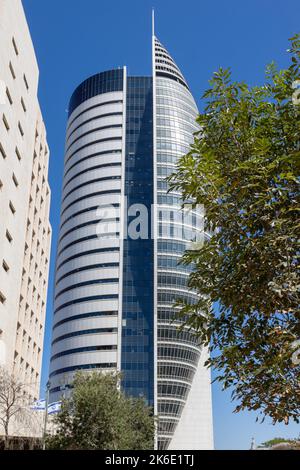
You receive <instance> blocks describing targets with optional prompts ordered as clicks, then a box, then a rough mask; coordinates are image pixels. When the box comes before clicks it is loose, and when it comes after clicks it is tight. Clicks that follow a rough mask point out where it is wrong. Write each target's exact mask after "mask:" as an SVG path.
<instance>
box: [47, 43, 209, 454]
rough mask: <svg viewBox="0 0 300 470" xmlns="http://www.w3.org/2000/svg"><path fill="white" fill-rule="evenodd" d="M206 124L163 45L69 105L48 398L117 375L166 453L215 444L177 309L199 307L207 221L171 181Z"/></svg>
mask: <svg viewBox="0 0 300 470" xmlns="http://www.w3.org/2000/svg"><path fill="white" fill-rule="evenodd" d="M196 115H197V107H196V104H195V102H194V99H193V97H192V95H191V93H190V91H189V88H188V85H187V83H186V81H185V79H184V77H183V75H182V73H181V72H180V70H179V68H178V67H177V65H176V64H175V62H174V60H173V59H172V58H171V56H170V55H169V53H168V52H167V50H166V49H165V48H164V47H163V46H162V45H161V44H160V42H159V41H158V40H157V39H156V38H153V76H152V77H127V73H126V68H124V69H115V70H111V71H108V72H102V73H99V74H97V75H94V76H93V77H90V78H88V79H87V80H85V81H84V82H83V83H82V84H80V85H79V86H78V87H77V89H76V90H75V91H74V93H73V95H72V97H71V100H70V105H69V118H68V124H67V131H66V145H65V160H64V179H63V193H62V199H61V223H60V234H59V240H58V246H57V254H56V279H55V293H54V320H53V337H52V356H51V362H50V376H49V378H50V384H51V385H50V400H51V401H56V400H59V399H60V397H61V395H62V394H65V395H68V394H69V393H71V390H72V380H73V377H74V373H75V372H76V371H77V370H83V371H87V372H88V371H92V370H100V371H104V372H106V371H112V370H116V369H117V370H119V371H121V372H122V380H121V386H122V388H123V390H124V391H125V393H126V394H128V395H130V396H134V397H143V398H144V399H145V401H146V402H147V403H148V404H149V405H150V406H152V407H153V409H154V412H155V413H157V415H158V428H157V442H156V443H155V446H156V447H158V448H159V449H198V448H199V449H200V448H211V447H212V426H211V402H210V383H209V374H208V373H207V371H206V368H205V367H204V366H203V362H204V360H205V350H204V349H203V348H202V347H201V345H200V344H199V343H198V341H197V339H196V337H195V335H194V334H193V332H192V331H190V330H188V329H187V328H182V329H181V330H179V327H180V326H182V323H181V321H179V320H178V319H176V314H175V310H174V302H175V301H176V299H177V298H178V297H180V298H181V299H186V300H188V301H189V302H196V301H197V294H196V293H195V292H192V291H190V290H189V289H188V286H187V280H188V276H189V274H190V272H191V271H192V269H193V267H192V266H183V265H180V264H179V260H180V258H181V255H182V254H183V252H184V250H185V249H186V248H187V246H188V244H189V243H190V241H191V240H193V239H194V238H195V236H196V237H197V235H200V234H201V230H200V229H199V228H198V227H199V226H200V227H201V220H202V214H201V213H200V212H199V211H197V210H192V211H190V212H189V213H188V215H187V214H186V213H185V214H183V213H182V211H181V210H180V207H181V203H182V200H181V195H180V193H178V192H168V185H167V182H166V179H165V178H166V176H168V175H169V174H170V173H172V172H173V171H174V169H175V165H176V162H177V161H178V158H179V157H180V156H181V155H183V154H185V153H186V152H187V151H188V150H189V145H190V143H191V142H192V140H193V133H194V132H195V131H196V130H197V126H196V124H195V117H196ZM144 211H145V213H146V217H144V218H143V219H142V218H141V222H139V223H136V219H138V218H139V217H140V216H141V214H142V213H143V212H144ZM132 222H133V223H136V229H137V230H136V232H135V233H138V234H139V236H137V237H135V236H134V237H132V236H131V232H130V226H131V223H132ZM141 224H144V226H141ZM145 233H146V236H145ZM194 420H195V422H196V423H200V425H199V424H193V429H194V430H193V429H192V428H191V421H194Z"/></svg>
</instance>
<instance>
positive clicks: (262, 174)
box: [168, 35, 300, 423]
mask: <svg viewBox="0 0 300 470" xmlns="http://www.w3.org/2000/svg"><path fill="white" fill-rule="evenodd" d="M289 53H290V56H291V64H290V66H289V67H288V68H287V69H286V70H280V71H279V70H278V69H277V67H276V66H275V64H274V63H272V64H271V65H269V66H268V67H267V69H266V81H265V83H264V84H263V85H261V86H248V85H247V84H246V83H243V82H242V83H241V82H234V81H232V78H231V73H230V71H229V70H224V69H222V68H221V69H219V71H218V72H216V73H214V75H213V78H212V80H211V82H210V85H211V86H210V88H209V89H208V90H207V91H206V92H205V93H204V95H203V98H204V99H205V100H206V101H207V104H206V108H205V110H204V112H203V113H201V114H200V115H199V116H198V118H197V122H198V124H199V126H200V131H199V132H198V133H197V134H195V138H194V143H193V144H192V146H191V150H190V152H189V153H188V154H187V155H185V156H183V157H182V158H181V159H180V160H179V162H178V166H177V168H176V171H175V172H174V173H173V174H172V175H171V176H170V177H169V179H168V181H169V185H170V189H171V190H174V189H176V190H179V191H181V193H182V197H183V201H188V200H190V199H192V200H193V201H195V204H201V205H203V206H204V209H205V228H206V230H207V231H208V232H210V233H211V238H210V239H209V241H207V242H206V243H204V245H203V246H202V247H201V248H199V249H196V250H194V251H192V250H190V251H187V252H186V253H185V255H184V257H183V263H186V264H189V263H194V265H195V270H194V272H193V273H192V274H191V275H190V278H189V287H190V288H193V289H195V290H197V291H198V293H199V294H200V296H199V298H200V300H199V302H198V303H197V304H196V305H189V304H188V303H187V302H182V301H180V302H179V306H180V313H181V315H183V316H184V317H186V316H187V318H188V320H187V321H188V324H190V325H191V326H193V327H194V328H195V329H196V330H197V334H198V335H199V337H200V339H201V340H202V341H203V342H204V343H205V344H207V345H209V344H210V348H211V352H212V357H211V359H210V360H209V361H208V364H209V365H210V366H213V367H214V368H215V370H216V371H217V374H218V375H217V380H218V381H221V382H222V384H223V387H224V388H228V387H233V395H232V396H233V398H234V399H236V400H238V403H239V404H238V406H237V407H236V409H235V411H239V410H242V409H249V410H259V411H260V412H261V413H262V414H263V417H264V416H270V417H271V418H272V419H273V422H277V421H278V422H280V421H284V422H286V423H287V422H288V421H289V419H290V418H292V419H294V420H296V421H297V422H298V419H299V414H300V413H299V412H300V384H299V379H300V377H299V371H300V368H299V364H297V363H296V362H297V361H295V354H294V356H293V352H294V351H295V347H293V342H294V341H295V340H298V339H299V338H300V316H299V232H300V230H299V228H300V223H299V213H300V205H299V168H300V99H299V95H300V93H299V89H297V86H298V87H299V86H300V81H299V80H300V36H299V35H296V36H295V37H293V38H292V39H291V46H290V49H289ZM213 303H215V305H217V306H218V308H212V304H213ZM199 312H202V314H201V315H199ZM293 358H294V360H293Z"/></svg>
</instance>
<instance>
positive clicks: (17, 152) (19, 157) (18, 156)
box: [15, 147, 21, 161]
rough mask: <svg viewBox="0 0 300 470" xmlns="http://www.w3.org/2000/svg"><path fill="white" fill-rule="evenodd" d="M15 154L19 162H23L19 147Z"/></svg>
mask: <svg viewBox="0 0 300 470" xmlns="http://www.w3.org/2000/svg"><path fill="white" fill-rule="evenodd" d="M15 152H16V155H17V158H18V160H19V161H21V154H20V152H19V149H18V147H16V148H15Z"/></svg>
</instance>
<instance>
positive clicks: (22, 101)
mask: <svg viewBox="0 0 300 470" xmlns="http://www.w3.org/2000/svg"><path fill="white" fill-rule="evenodd" d="M21 105H22V108H23V111H24V113H26V111H27V109H26V106H25V103H24V100H23V98H21Z"/></svg>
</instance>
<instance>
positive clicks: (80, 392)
mask: <svg viewBox="0 0 300 470" xmlns="http://www.w3.org/2000/svg"><path fill="white" fill-rule="evenodd" d="M119 379H120V377H119V376H118V375H117V374H116V375H113V374H101V373H97V372H94V373H92V374H89V373H88V374H87V373H82V372H79V373H77V374H76V376H75V379H74V382H73V389H72V394H71V397H70V398H69V399H65V400H63V403H62V409H61V412H60V413H59V414H58V415H57V417H56V418H55V423H54V425H55V428H56V431H55V434H54V435H52V436H48V439H47V448H49V449H74V450H76V449H91V450H93V449H101V450H126V449H131V450H143V449H153V444H154V417H153V413H152V410H151V409H150V408H149V407H147V406H146V405H145V402H144V400H142V399H132V398H127V397H125V395H124V394H123V393H122V392H120V390H119V389H118V382H119Z"/></svg>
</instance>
